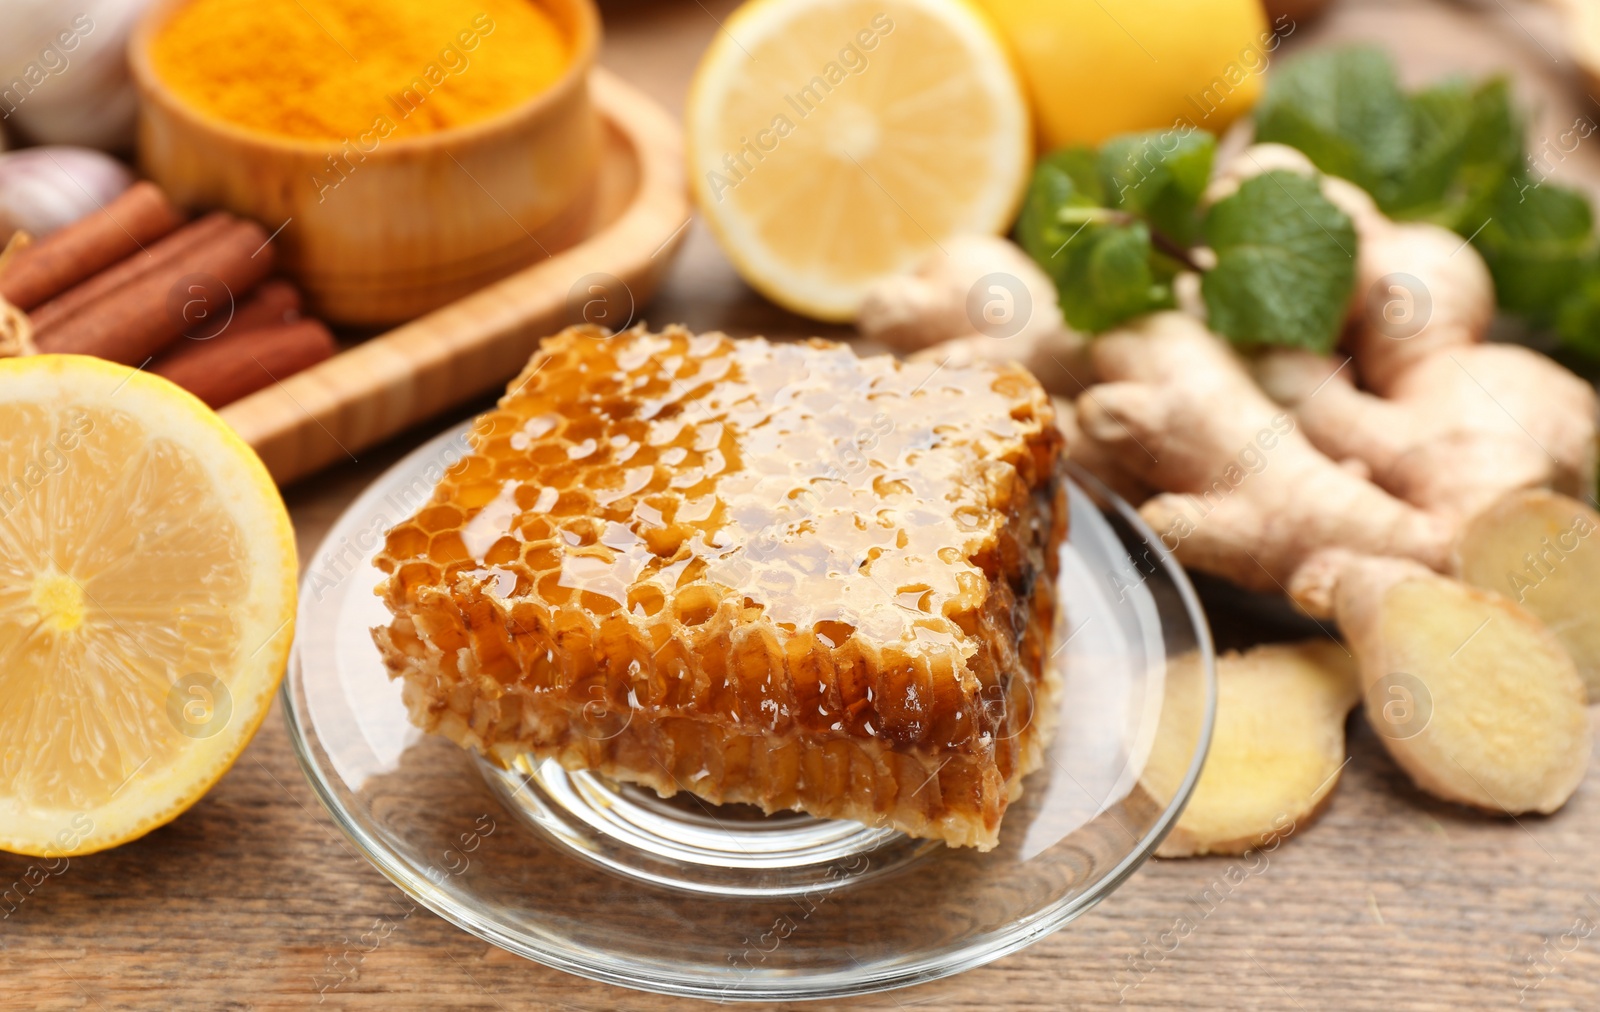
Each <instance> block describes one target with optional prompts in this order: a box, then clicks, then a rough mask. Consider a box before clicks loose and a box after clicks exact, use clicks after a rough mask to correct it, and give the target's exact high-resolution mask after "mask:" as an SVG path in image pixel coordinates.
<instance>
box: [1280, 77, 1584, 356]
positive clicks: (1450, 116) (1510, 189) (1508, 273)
mask: <svg viewBox="0 0 1600 1012" xmlns="http://www.w3.org/2000/svg"><path fill="white" fill-rule="evenodd" d="M1590 129H1591V131H1592V130H1593V125H1592V124H1591V125H1590ZM1525 132H1526V125H1525V123H1524V121H1523V118H1522V117H1521V115H1519V113H1518V112H1517V110H1516V109H1515V108H1514V107H1513V105H1512V101H1511V93H1510V87H1509V85H1508V84H1507V82H1506V80H1505V79H1504V78H1499V77H1497V78H1491V79H1489V80H1487V81H1484V82H1481V83H1478V84H1475V85H1474V84H1469V83H1467V82H1464V81H1446V82H1443V83H1441V84H1437V85H1434V86H1432V87H1429V88H1425V89H1422V90H1421V91H1418V92H1415V93H1413V94H1411V95H1406V94H1405V93H1404V92H1402V91H1401V90H1400V88H1399V85H1398V83H1397V82H1396V78H1395V74H1394V68H1393V66H1392V65H1391V64H1390V62H1389V59H1388V57H1387V56H1385V55H1384V54H1382V53H1381V52H1379V51H1377V50H1372V49H1363V48H1355V49H1337V50H1326V51H1322V52H1316V53H1310V54H1307V55H1305V56H1301V57H1298V58H1296V59H1294V60H1291V61H1287V62H1285V63H1284V64H1283V65H1282V66H1280V67H1277V68H1275V69H1274V71H1273V74H1272V76H1271V78H1270V79H1269V80H1268V84H1267V90H1266V93H1265V95H1263V97H1262V100H1261V102H1260V104H1259V105H1258V106H1257V109H1256V137H1257V139H1258V140H1261V141H1276V142H1278V143H1281V144H1288V145H1291V146H1293V147H1296V148H1299V149H1300V150H1301V151H1302V152H1304V153H1305V154H1306V155H1307V156H1308V157H1309V158H1310V159H1311V160H1312V162H1314V163H1315V164H1316V165H1317V167H1318V168H1319V169H1321V170H1322V171H1323V172H1327V173H1330V174H1332V175H1337V176H1342V177H1344V178H1346V179H1349V180H1351V181H1352V182H1355V183H1357V184H1359V185H1360V186H1362V187H1363V188H1364V189H1366V190H1367V192H1369V193H1370V194H1372V196H1373V199H1375V200H1376V201H1377V202H1378V206H1379V207H1380V208H1382V209H1383V211H1384V212H1385V213H1386V214H1388V215H1389V216H1390V217H1393V218H1396V219H1398V220H1411V221H1431V222H1434V223H1436V224H1440V225H1443V226H1445V227H1447V228H1450V229H1453V230H1454V231H1456V232H1457V233H1459V234H1460V235H1462V236H1463V237H1464V238H1469V239H1470V240H1471V241H1472V243H1473V245H1475V246H1476V247H1477V248H1478V250H1479V252H1480V253H1482V254H1483V257H1484V260H1485V261H1486V262H1487V263H1488V265H1489V269H1490V272H1491V273H1492V274H1493V276H1494V282H1495V294H1496V298H1497V300H1498V302H1499V305H1500V308H1501V309H1503V310H1505V311H1507V312H1510V313H1515V314H1519V315H1522V316H1524V317H1526V318H1527V319H1528V321H1529V322H1530V323H1532V324H1534V325H1535V326H1540V327H1549V326H1553V327H1554V328H1555V330H1556V333H1557V334H1558V335H1560V337H1561V338H1562V341H1563V342H1564V343H1565V344H1566V345H1567V347H1568V348H1569V349H1571V350H1574V351H1578V352H1580V353H1583V354H1586V355H1590V356H1592V357H1596V358H1600V250H1597V243H1596V239H1595V236H1594V216H1593V213H1592V211H1591V210H1590V207H1589V203H1588V201H1587V200H1586V199H1585V198H1584V197H1583V196H1582V195H1580V194H1578V193H1576V192H1575V191H1572V190H1568V189H1565V188H1563V187H1560V186H1557V185H1555V184H1554V183H1551V182H1548V181H1546V180H1544V179H1542V178H1540V176H1539V173H1538V172H1537V170H1536V169H1535V167H1533V166H1532V165H1530V163H1529V160H1528V158H1527V156H1526V150H1525V140H1524V135H1525Z"/></svg>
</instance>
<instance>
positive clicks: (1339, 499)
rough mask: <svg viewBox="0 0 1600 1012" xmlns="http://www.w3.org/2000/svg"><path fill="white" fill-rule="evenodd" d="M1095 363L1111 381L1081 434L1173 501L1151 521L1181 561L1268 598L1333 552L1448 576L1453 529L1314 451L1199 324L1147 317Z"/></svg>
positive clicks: (1148, 515) (1083, 415) (1149, 510)
mask: <svg viewBox="0 0 1600 1012" xmlns="http://www.w3.org/2000/svg"><path fill="white" fill-rule="evenodd" d="M1091 352H1092V354H1093V364H1094V368H1095V371H1096V373H1097V374H1098V375H1099V376H1100V377H1102V378H1103V379H1104V380H1106V381H1108V382H1103V383H1101V384H1099V385H1097V386H1094V387H1090V388H1089V389H1088V390H1087V391H1085V393H1084V395H1083V396H1082V397H1080V398H1078V402H1077V403H1078V426H1079V428H1080V429H1081V430H1082V434H1083V436H1084V437H1085V438H1086V439H1088V440H1093V441H1094V442H1096V443H1098V444H1100V446H1101V447H1102V448H1103V449H1104V451H1106V452H1109V453H1110V454H1112V455H1113V456H1115V458H1116V459H1117V460H1119V461H1120V462H1121V463H1122V464H1123V465H1124V466H1125V467H1127V468H1128V470H1130V471H1132V472H1133V473H1134V474H1135V475H1136V476H1137V477H1138V478H1139V479H1140V480H1141V481H1144V482H1146V483H1147V484H1149V485H1151V486H1154V487H1155V488H1158V489H1162V490H1163V491H1164V493H1165V494H1162V495H1158V496H1155V497H1154V498H1152V499H1150V500H1148V501H1147V502H1145V504H1144V505H1143V506H1142V507H1141V509H1140V514H1141V515H1142V516H1143V517H1144V519H1145V521H1146V522H1147V523H1148V524H1150V526H1151V527H1153V528H1154V529H1155V531H1156V533H1157V534H1159V535H1160V536H1161V539H1162V541H1163V542H1164V543H1165V544H1166V546H1167V548H1168V549H1170V550H1172V551H1173V552H1174V553H1175V554H1176V555H1177V557H1178V561H1179V562H1182V563H1183V564H1184V565H1186V566H1191V567H1193V568H1196V569H1201V570H1204V571H1206V572H1209V573H1212V574H1214V575H1217V576H1221V577H1223V578H1224V579H1227V580H1231V581H1232V582H1234V583H1236V584H1239V585H1240V586H1243V587H1247V588H1249V589H1252V590H1260V591H1266V592H1269V593H1283V592H1285V588H1286V587H1287V586H1288V584H1289V582H1290V580H1291V579H1292V578H1293V577H1294V574H1295V572H1296V571H1297V570H1298V569H1299V568H1300V566H1301V564H1302V563H1303V562H1304V561H1305V560H1306V558H1307V557H1309V556H1310V555H1311V554H1312V553H1314V552H1316V551H1318V550H1319V549H1323V548H1334V547H1340V548H1350V549H1352V550H1356V551H1359V552H1362V553H1364V554H1369V555H1393V556H1401V557H1405V558H1411V559H1416V560H1417V561H1419V562H1421V563H1423V564H1425V565H1427V566H1429V567H1431V568H1435V569H1443V568H1445V566H1446V564H1447V563H1448V561H1449V557H1450V550H1451V546H1452V544H1453V531H1452V529H1451V526H1450V525H1449V524H1447V523H1445V522H1443V521H1441V520H1440V519H1439V518H1437V517H1434V516H1432V515H1430V514H1428V513H1425V512H1423V511H1422V510H1419V509H1417V508H1415V507H1413V506H1411V505H1409V504H1407V503H1404V502H1401V501H1400V500H1398V499H1396V498H1394V497H1393V496H1391V495H1389V494H1387V493H1385V492H1384V491H1383V490H1381V489H1379V488H1377V487H1376V486H1374V485H1373V484H1372V483H1371V482H1368V481H1366V480H1364V479H1363V478H1362V477H1361V475H1360V474H1358V473H1355V472H1353V471H1351V470H1350V469H1348V468H1344V467H1341V466H1340V465H1339V464H1337V463H1336V462H1334V461H1333V460H1331V459H1330V458H1329V457H1327V456H1326V455H1325V454H1323V453H1322V452H1321V451H1319V450H1318V449H1316V447H1314V446H1313V445H1312V444H1311V443H1310V441H1309V440H1307V439H1306V437H1305V436H1304V435H1303V434H1302V433H1301V432H1300V431H1299V428H1298V426H1297V425H1296V423H1295V420H1294V418H1293V416H1292V415H1291V414H1289V413H1288V412H1287V411H1285V410H1284V409H1283V408H1281V407H1280V406H1278V405H1276V404H1274V403H1272V401H1271V400H1269V399H1268V398H1267V396H1266V395H1265V394H1264V393H1262V392H1261V390H1260V388H1259V387H1257V386H1256V384H1255V382H1254V381H1253V380H1252V379H1251V377H1250V374H1249V373H1248V372H1247V371H1246V369H1245V367H1244V365H1243V363H1241V362H1240V361H1239V359H1238V357H1237V356H1236V355H1235V354H1234V353H1233V351H1232V350H1231V349H1230V348H1229V347H1228V346H1227V345H1226V344H1225V343H1224V342H1223V341H1222V340H1221V339H1220V338H1218V337H1216V336H1215V335H1214V334H1212V333H1211V332H1210V331H1208V330H1206V328H1205V325H1204V324H1202V323H1200V322H1199V321H1198V320H1195V319H1194V318H1193V317H1190V316H1188V315H1186V314H1183V313H1178V312H1167V313H1156V314H1152V315H1150V316H1145V317H1141V318H1139V319H1137V320H1134V321H1132V322H1131V323H1130V324H1128V325H1126V326H1124V327H1123V328H1121V329H1119V330H1116V331H1112V332H1110V333H1107V334H1105V335H1103V336H1101V337H1100V338H1098V339H1096V340H1095V342H1094V344H1093V345H1092V347H1091Z"/></svg>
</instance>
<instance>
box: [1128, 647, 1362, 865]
mask: <svg viewBox="0 0 1600 1012" xmlns="http://www.w3.org/2000/svg"><path fill="white" fill-rule="evenodd" d="M1167 677H1168V678H1169V679H1174V680H1177V681H1179V682H1182V681H1184V680H1190V681H1194V680H1198V678H1199V662H1198V661H1197V660H1196V658H1195V657H1194V656H1193V655H1192V654H1191V655H1187V656H1185V657H1182V658H1179V659H1177V660H1176V661H1174V662H1172V663H1171V664H1169V665H1168V669H1167ZM1185 688H1186V686H1184V685H1181V684H1179V685H1174V686H1173V687H1172V689H1173V690H1174V691H1169V692H1168V693H1167V704H1166V706H1165V707H1164V708H1163V710H1162V716H1161V727H1160V730H1159V731H1158V732H1157V734H1156V739H1155V744H1154V747H1153V749H1152V751H1151V754H1150V758H1149V760H1148V761H1147V762H1146V764H1145V769H1144V771H1143V773H1142V774H1141V776H1140V781H1141V783H1143V784H1144V785H1145V786H1146V788H1147V789H1148V790H1149V791H1150V792H1151V793H1152V795H1154V796H1155V797H1171V796H1172V795H1173V794H1174V793H1175V792H1176V791H1177V788H1178V785H1179V784H1180V783H1181V782H1182V780H1183V776H1184V773H1185V772H1186V771H1187V768H1188V763H1189V757H1190V755H1192V753H1193V747H1194V744H1195V742H1194V741H1193V738H1194V732H1193V731H1192V730H1189V729H1192V728H1196V727H1198V726H1199V724H1200V720H1199V715H1198V709H1197V708H1198V707H1200V706H1203V705H1204V702H1205V700H1204V697H1203V695H1202V694H1201V693H1198V692H1193V691H1184V690H1185ZM1360 700H1361V692H1360V689H1359V688H1358V683H1357V677H1356V673H1355V669H1354V662H1353V661H1352V660H1351V659H1350V657H1349V655H1348V654H1347V653H1346V652H1345V650H1344V648H1343V647H1341V646H1339V644H1337V643H1335V642H1333V641H1331V640H1317V641H1308V642H1304V643H1295V644H1269V645H1266V646H1258V647H1254V648H1252V649H1251V650H1249V651H1247V652H1246V653H1243V654H1239V653H1231V652H1230V653H1226V654H1223V655H1222V656H1221V657H1219V658H1217V710H1216V721H1215V724H1214V726H1213V728H1212V731H1211V748H1210V750H1209V751H1208V752H1207V753H1206V762H1205V767H1204V768H1203V769H1202V771H1201V773H1200V779H1199V781H1198V782H1197V783H1196V784H1195V788H1194V793H1193V794H1192V795H1191V796H1190V798H1189V803H1188V805H1186V806H1185V807H1184V810H1183V814H1182V815H1181V816H1179V818H1178V822H1177V824H1176V825H1175V826H1174V827H1173V828H1172V831H1171V832H1170V833H1169V834H1168V835H1167V838H1166V839H1165V840H1163V841H1162V842H1161V846H1160V847H1159V848H1157V850H1156V854H1157V855H1158V856H1160V857H1197V856H1200V855H1203V854H1243V853H1244V852H1246V851H1248V850H1251V849H1253V848H1257V847H1263V846H1268V845H1270V844H1272V843H1273V842H1274V841H1276V840H1280V839H1282V838H1283V837H1286V836H1288V835H1290V834H1293V833H1295V832H1297V831H1299V830H1301V829H1303V828H1305V826H1307V825H1309V824H1310V823H1311V822H1312V820H1314V819H1316V818H1317V816H1319V815H1320V814H1321V813H1322V811H1323V809H1324V808H1326V807H1327V804H1328V802H1329V801H1330V800H1332V797H1333V789H1334V787H1336V786H1337V785H1338V782H1339V773H1340V771H1341V770H1342V769H1343V768H1344V763H1345V750H1344V723H1345V718H1346V717H1347V716H1348V715H1349V713H1350V710H1351V709H1352V708H1353V707H1354V706H1355V705H1356V703H1358V702H1360Z"/></svg>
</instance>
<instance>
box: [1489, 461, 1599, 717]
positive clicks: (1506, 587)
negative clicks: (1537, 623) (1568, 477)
mask: <svg viewBox="0 0 1600 1012" xmlns="http://www.w3.org/2000/svg"><path fill="white" fill-rule="evenodd" d="M1459 556H1460V560H1459V565H1458V569H1459V572H1460V575H1461V578H1462V579H1463V580H1465V581H1467V582H1468V583H1470V584H1472V585H1473V586H1475V587H1483V588H1484V589H1486V590H1493V591H1495V592H1497V593H1499V594H1500V595H1502V596H1504V597H1509V598H1510V599H1511V600H1513V601H1515V602H1517V603H1518V604H1520V605H1522V607H1524V608H1526V609H1527V610H1528V611H1529V612H1531V613H1532V614H1533V615H1534V616H1535V617H1537V618H1539V619H1540V620H1542V621H1543V622H1544V624H1545V625H1546V627H1548V628H1549V630H1550V632H1551V633H1553V634H1554V635H1555V638H1556V639H1558V640H1560V641H1561V645H1562V646H1564V647H1566V649H1567V653H1568V654H1570V655H1571V656H1572V660H1573V663H1574V664H1576V665H1577V666H1578V675H1579V677H1581V678H1582V679H1583V682H1584V685H1585V686H1586V687H1587V688H1588V691H1589V699H1590V700H1591V701H1593V700H1596V699H1600V513H1596V512H1595V511H1594V510H1592V509H1590V508H1589V507H1588V506H1586V505H1584V504H1583V503H1581V502H1578V501H1577V500H1575V499H1569V498H1567V497H1566V496H1564V495H1557V494H1556V493H1554V492H1546V491H1544V490H1542V489H1534V490H1529V491H1525V492H1517V493H1514V494H1512V495H1510V496H1507V497H1506V498H1505V499H1503V500H1501V501H1500V502H1498V503H1496V504H1495V505H1494V506H1492V507H1490V508H1489V509H1487V510H1485V511H1484V512H1483V513H1481V514H1479V515H1478V516H1476V517H1474V518H1473V519H1472V520H1471V521H1470V522H1469V523H1468V524H1467V525H1466V527H1465V528H1464V529H1463V530H1462V533H1461V545H1460V548H1459Z"/></svg>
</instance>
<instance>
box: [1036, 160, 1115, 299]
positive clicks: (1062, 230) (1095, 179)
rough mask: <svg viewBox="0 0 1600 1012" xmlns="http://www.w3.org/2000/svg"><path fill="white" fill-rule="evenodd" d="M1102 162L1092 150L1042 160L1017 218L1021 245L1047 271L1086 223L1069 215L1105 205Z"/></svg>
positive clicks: (1079, 217)
mask: <svg viewBox="0 0 1600 1012" xmlns="http://www.w3.org/2000/svg"><path fill="white" fill-rule="evenodd" d="M1105 197H1106V195H1105V189H1104V187H1103V186H1102V185H1101V182H1100V171H1099V162H1098V159H1097V158H1096V156H1095V153H1094V151H1093V150H1092V149H1090V148H1062V149H1061V150H1059V151H1055V152H1052V153H1051V154H1049V155H1046V156H1045V157H1044V158H1041V159H1040V160H1039V164H1038V165H1037V166H1035V167H1034V170H1033V179H1032V180H1031V181H1030V182H1029V184H1028V193H1027V196H1026V197H1025V198H1024V199H1023V202H1022V213H1021V215H1020V216H1019V217H1018V218H1017V228H1016V232H1017V243H1018V245H1020V246H1021V247H1022V248H1023V249H1024V250H1026V251H1027V253H1028V255H1029V256H1031V257H1033V258H1034V259H1035V260H1037V261H1038V262H1039V263H1040V265H1041V266H1044V268H1045V270H1046V271H1050V272H1051V273H1054V272H1053V271H1051V268H1050V266H1049V264H1050V261H1051V260H1052V259H1053V258H1054V256H1055V253H1056V251H1057V250H1059V249H1061V248H1062V246H1064V245H1065V244H1066V243H1067V242H1068V241H1069V240H1070V239H1071V238H1072V236H1073V234H1074V233H1075V232H1077V230H1078V228H1079V227H1080V226H1081V225H1082V224H1083V222H1084V220H1085V219H1084V218H1083V216H1082V215H1081V214H1079V215H1073V214H1071V213H1069V212H1071V211H1073V210H1075V209H1076V210H1082V209H1085V208H1098V207H1104V206H1105Z"/></svg>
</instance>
